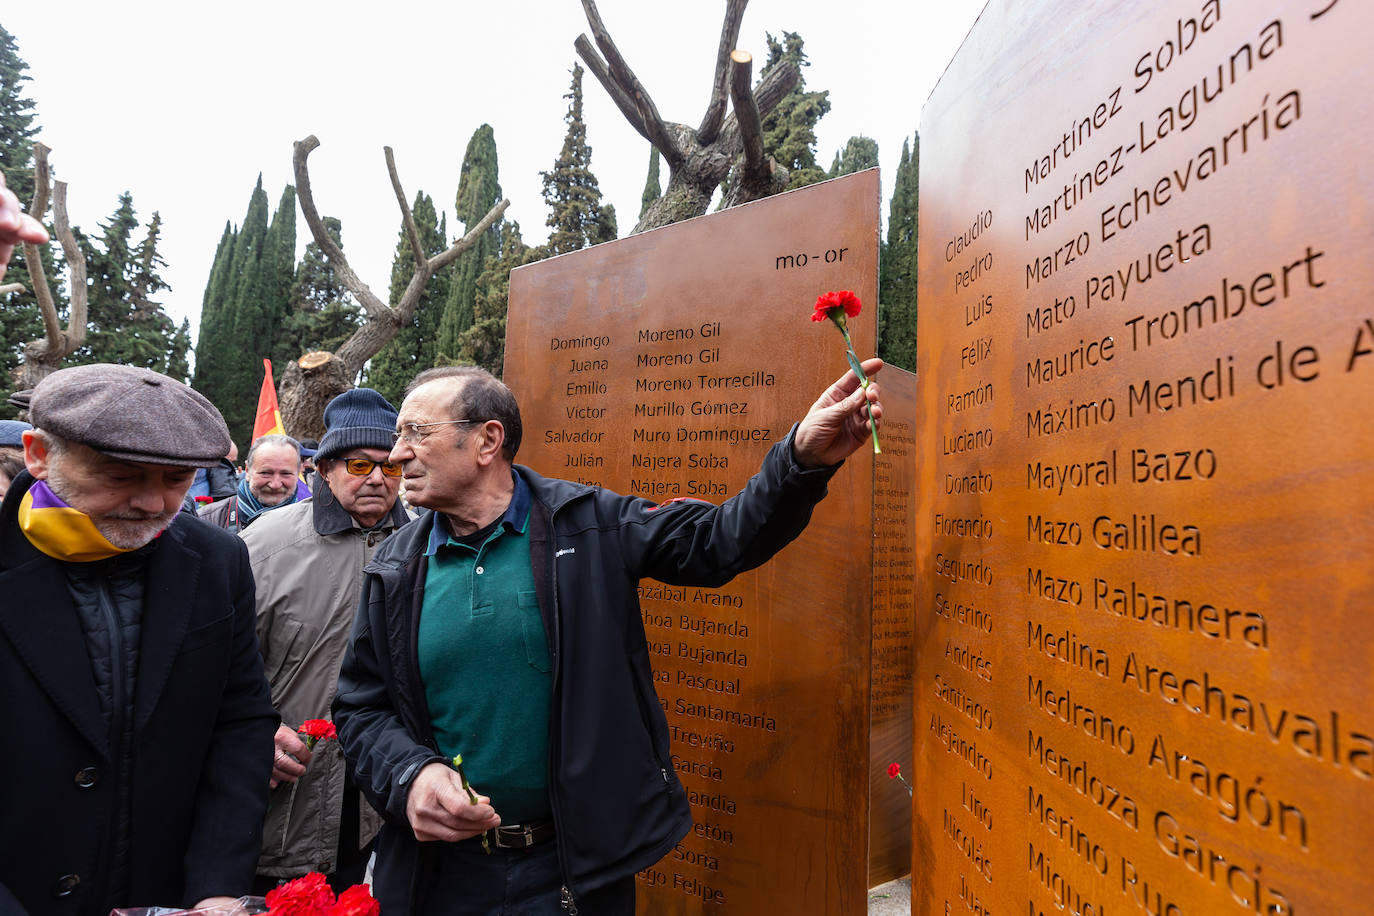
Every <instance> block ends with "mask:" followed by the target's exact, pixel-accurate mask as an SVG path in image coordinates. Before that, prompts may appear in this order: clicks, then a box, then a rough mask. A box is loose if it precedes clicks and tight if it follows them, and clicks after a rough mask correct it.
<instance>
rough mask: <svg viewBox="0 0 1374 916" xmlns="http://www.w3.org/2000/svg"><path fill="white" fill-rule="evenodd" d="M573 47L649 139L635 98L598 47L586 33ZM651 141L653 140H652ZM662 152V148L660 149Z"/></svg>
mask: <svg viewBox="0 0 1374 916" xmlns="http://www.w3.org/2000/svg"><path fill="white" fill-rule="evenodd" d="M573 47H574V48H576V49H577V56H578V57H580V58H582V62H583V63H584V64H586V65H587V69H588V70H590V71H591V73H592V76H594V77H596V79H597V82H599V83H600V84H601V87H602V88H603V89H605V90H606V94H607V95H609V96H610V97H611V101H612V102H615V106H616V107H617V108H619V109H620V113H621V114H623V115H624V116H625V120H626V121H629V122H630V126H631V127H633V128H634V129H635V131H637V132H638V133H639V135H640V136H641V137H643V138H644V139H645V140H649V132H648V131H647V130H645V129H644V120H643V119H642V118H640V116H639V111H638V109H636V108H635V103H634V100H633V99H631V98H630V97H629V96H628V95H626V94H625V93H624V91H623V90H622V89H621V88H620V86H618V85H617V84H616V82H615V80H614V79H613V78H612V77H611V72H610V71H609V70H607V69H606V62H605V61H604V60H602V59H601V55H600V54H598V53H596V48H594V47H592V43H591V41H590V40H588V38H587V36H586V35H578V36H577V39H576V40H575V41H574V42H573ZM650 142H653V141H652V140H650ZM659 152H660V153H662V152H663V151H662V150H659Z"/></svg>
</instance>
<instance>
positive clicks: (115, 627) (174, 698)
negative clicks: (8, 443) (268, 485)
mask: <svg viewBox="0 0 1374 916" xmlns="http://www.w3.org/2000/svg"><path fill="white" fill-rule="evenodd" d="M30 411H31V417H32V419H33V423H34V427H35V428H34V429H32V430H28V431H26V432H25V433H24V434H23V437H24V449H25V462H26V465H27V470H26V471H24V472H23V473H21V474H20V475H19V477H18V478H17V479H16V480H15V482H14V485H13V486H12V487H11V488H10V490H9V492H8V493H7V494H6V496H5V500H4V503H3V506H0V595H3V596H4V597H3V599H0V697H3V698H4V702H3V703H0V734H4V735H8V736H10V738H11V740H12V741H14V742H17V743H16V745H15V748H14V750H13V751H12V752H11V753H7V754H3V755H0V785H3V786H4V787H5V788H4V793H5V795H4V800H3V802H2V803H0V913H3V914H5V916H11V914H32V916H40V914H45V916H46V914H52V916H68V914H70V916H106V914H108V913H109V912H110V910H111V909H112V908H114V907H126V906H148V905H159V904H160V905H175V906H190V905H210V904H212V903H222V902H230V901H232V900H233V899H234V898H237V897H239V896H240V895H242V894H245V893H247V891H248V889H249V887H250V885H251V882H252V878H253V869H254V865H255V863H256V861H257V856H258V848H259V846H260V842H261V830H262V820H263V814H264V812H265V811H266V808H267V782H268V776H269V773H270V772H271V768H272V734H273V732H274V731H275V730H276V726H277V714H276V711H275V710H274V709H273V708H272V702H271V696H270V694H269V692H268V688H267V680H266V678H265V677H264V676H263V669H262V660H261V658H260V657H259V655H258V650H257V638H256V636H255V634H254V613H253V576H252V572H251V570H250V568H249V565H248V552H247V550H246V549H245V548H244V546H243V543H242V542H241V541H240V540H239V539H238V538H237V537H235V536H233V535H232V534H229V533H228V532H225V531H221V530H218V529H216V528H213V527H211V526H209V525H204V524H202V523H201V522H199V521H197V520H195V519H193V518H189V517H185V516H182V515H179V514H178V512H179V509H180V507H181V502H182V498H183V497H184V496H185V494H186V489H187V487H189V486H190V484H191V479H192V477H193V475H194V473H195V469H196V468H197V467H208V466H211V465H213V464H214V463H215V462H217V461H218V460H219V459H220V457H221V456H223V455H224V453H225V452H226V451H227V450H228V448H229V432H228V430H227V429H226V428H225V425H224V421H223V419H221V417H220V415H219V412H218V411H217V410H215V408H214V406H213V405H211V404H210V402H209V401H207V400H205V398H203V397H202V396H201V395H199V394H197V393H196V392H194V391H192V390H191V389H190V388H187V387H186V386H185V385H182V384H181V383H179V382H176V381H173V380H172V379H170V378H168V377H166V376H163V375H159V374H158V373H156V372H152V371H149V370H147V369H137V368H134V367H131V366H111V365H91V366H79V367H76V368H71V369H63V370H61V371H59V372H56V373H54V374H52V375H50V376H48V377H47V378H46V379H44V380H43V381H42V382H40V383H39V384H38V386H37V388H36V389H35V390H34V393H33V397H32V401H31V403H30Z"/></svg>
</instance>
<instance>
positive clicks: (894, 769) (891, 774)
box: [887, 763, 902, 779]
mask: <svg viewBox="0 0 1374 916" xmlns="http://www.w3.org/2000/svg"><path fill="white" fill-rule="evenodd" d="M901 775H902V765H901V764H900V763H889V764H888V765H887V778H888V779H896V778H897V777H898V776H901Z"/></svg>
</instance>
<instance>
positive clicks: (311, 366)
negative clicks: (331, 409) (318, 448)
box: [277, 350, 353, 439]
mask: <svg viewBox="0 0 1374 916" xmlns="http://www.w3.org/2000/svg"><path fill="white" fill-rule="evenodd" d="M345 372H346V370H345V369H344V364H343V360H341V359H339V358H338V357H336V356H335V355H334V354H333V353H328V352H326V351H324V350H312V351H310V352H309V353H306V354H305V355H303V356H302V357H301V358H300V359H294V360H292V361H291V363H290V364H289V365H288V366H287V367H286V373H285V374H284V375H283V376H282V380H281V384H280V385H279V386H278V388H279V390H278V392H277V400H278V401H279V403H280V404H281V422H282V426H283V427H285V428H286V431H287V432H288V433H290V434H291V435H292V436H295V437H296V438H297V439H321V438H323V437H324V409H325V407H326V406H328V404H329V402H330V401H331V400H333V399H334V397H335V396H337V395H339V394H341V393H342V392H344V391H347V390H348V389H349V388H351V387H353V378H352V377H350V376H348V375H346V374H345Z"/></svg>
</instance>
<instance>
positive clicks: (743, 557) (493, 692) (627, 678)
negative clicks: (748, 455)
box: [334, 360, 882, 916]
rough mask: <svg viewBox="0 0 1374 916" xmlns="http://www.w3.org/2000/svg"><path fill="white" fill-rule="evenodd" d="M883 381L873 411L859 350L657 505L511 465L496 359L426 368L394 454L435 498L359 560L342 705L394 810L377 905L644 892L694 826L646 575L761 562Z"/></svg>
mask: <svg viewBox="0 0 1374 916" xmlns="http://www.w3.org/2000/svg"><path fill="white" fill-rule="evenodd" d="M881 366H882V363H881V361H879V360H871V361H869V362H868V363H867V364H866V365H865V367H864V368H865V370H866V371H868V372H869V374H870V375H872V374H873V373H874V372H876V371H877V370H878V369H879V368H881ZM870 401H871V402H872V410H873V416H874V417H881V413H882V408H881V406H880V405H879V404H878V393H877V388H876V386H870V387H869V388H868V389H867V390H864V389H860V388H859V385H858V380H857V379H856V378H855V377H854V374H853V373H852V372H851V373H847V374H846V375H845V377H844V378H842V379H840V380H839V381H838V382H836V383H835V384H834V385H832V386H831V387H830V388H829V389H828V390H827V391H826V392H825V393H824V394H823V395H822V396H821V397H820V399H819V400H817V401H816V403H815V404H814V405H813V406H812V408H811V410H810V411H809V412H808V413H807V415H806V417H805V418H804V419H803V420H802V421H801V423H800V424H799V425H798V426H797V427H795V428H794V429H793V430H792V432H791V433H790V434H789V435H788V436H787V437H786V438H785V439H784V440H783V441H782V442H780V443H778V444H777V445H776V446H774V448H773V449H772V450H771V451H770V452H769V453H768V455H767V456H766V458H765V460H764V463H763V467H762V469H761V470H760V471H759V473H758V474H757V475H755V477H754V478H753V479H752V480H751V481H750V482H749V484H748V486H747V487H745V489H744V490H743V491H741V492H740V493H739V494H737V495H736V496H735V497H733V498H732V499H730V500H729V501H727V502H726V503H725V504H723V505H721V506H714V505H711V504H709V503H705V502H702V501H698V500H673V501H670V502H669V503H665V504H663V505H661V506H655V505H654V504H653V503H651V502H649V501H647V500H644V499H639V498H637V497H628V496H620V495H618V494H615V493H612V492H610V491H607V490H603V489H599V488H593V487H587V486H583V485H580V484H575V483H571V482H568V481H561V480H550V479H546V478H543V477H541V476H539V475H538V474H536V473H534V472H533V471H531V470H530V469H528V468H526V467H523V466H519V465H515V464H514V463H513V462H514V458H515V453H516V450H517V449H518V448H519V445H520V437H521V423H520V412H519V408H518V406H517V405H516V402H515V398H514V396H513V395H512V394H511V393H510V391H509V389H507V388H506V387H505V385H503V384H501V383H500V382H499V381H497V380H496V379H494V378H492V377H491V376H490V375H488V374H487V373H485V372H483V371H481V370H479V369H473V368H470V367H444V368H440V369H432V370H429V371H428V372H424V373H421V374H420V375H419V376H418V377H416V379H415V381H413V382H412V383H411V385H410V387H409V388H408V389H407V391H406V397H405V401H404V403H403V404H402V406H401V410H400V414H399V417H398V421H397V423H398V428H397V433H398V436H397V442H396V447H395V448H394V449H393V450H392V452H391V455H390V460H391V461H393V462H400V463H402V464H403V466H404V477H405V492H406V498H407V499H408V500H409V501H410V502H411V503H412V504H413V505H416V506H421V507H424V508H426V509H429V510H432V511H429V512H426V513H423V514H422V515H421V516H420V518H419V519H418V520H417V521H416V522H414V523H412V524H411V525H409V526H407V527H406V528H403V529H402V530H401V531H399V532H398V533H397V534H395V535H394V536H393V537H392V538H391V539H390V540H389V541H387V543H386V544H385V545H384V546H383V547H382V548H381V549H380V550H379V551H378V553H377V554H376V555H375V556H374V558H373V560H372V562H371V563H369V564H368V566H367V567H365V568H364V571H363V572H364V582H363V588H362V595H361V599H360V606H359V611H358V618H357V621H356V622H355V625H354V630H353V635H352V637H351V642H350V646H349V649H348V652H347V654H346V655H345V658H344V664H343V671H342V674H341V675H340V679H339V693H338V697H337V699H336V701H335V704H334V715H335V721H336V723H337V725H338V728H339V735H340V740H341V741H342V742H343V748H344V753H345V755H346V756H347V758H348V760H349V762H350V764H351V765H352V767H353V769H354V772H355V775H356V780H357V782H358V784H359V786H360V787H361V788H362V789H363V791H364V792H365V793H366V794H367V795H368V796H369V798H370V799H371V800H372V803H373V805H374V807H376V808H377V809H378V810H379V811H382V812H384V815H385V817H386V824H385V826H384V827H383V830H382V835H381V839H380V841H379V847H378V852H377V864H376V870H375V873H374V879H375V885H374V892H375V893H376V894H377V896H378V899H379V900H380V901H381V902H382V911H383V912H384V913H391V912H395V913H408V914H417V916H419V914H428V913H436V914H437V913H444V914H488V913H498V912H507V911H510V912H515V911H518V912H522V913H539V914H546V913H547V914H556V913H563V912H575V913H580V914H582V916H600V914H615V916H621V914H632V913H633V912H634V874H635V872H637V871H639V870H640V869H643V868H645V867H647V866H649V865H652V864H653V863H654V862H656V861H658V860H659V859H660V858H662V857H663V856H664V855H665V854H667V853H668V852H669V851H670V850H671V849H672V847H673V844H675V843H676V842H677V841H678V840H680V839H681V838H682V837H683V836H684V835H685V834H686V833H687V831H688V830H689V829H690V828H691V814H690V811H689V808H688V804H687V798H686V793H685V792H684V791H683V788H682V785H681V784H680V783H679V782H678V780H677V777H676V774H675V773H674V772H673V769H672V767H671V765H670V757H669V742H668V727H667V721H666V719H665V717H664V714H663V711H662V708H661V707H660V705H659V702H658V698H657V696H656V694H655V692H654V688H653V681H652V672H651V669H650V665H649V653H648V647H647V643H646V640H645V635H644V628H643V623H642V618H641V616H640V611H639V600H638V593H637V585H638V582H639V580H640V579H641V578H643V577H652V578H655V579H660V580H662V581H665V582H669V583H673V584H679V585H687V584H692V585H701V586H717V585H721V584H724V583H725V582H727V581H729V580H730V579H731V578H732V577H733V576H734V575H736V574H737V573H739V572H742V571H744V570H747V569H751V568H753V567H756V566H758V565H759V564H761V563H763V562H765V561H766V560H767V559H768V558H769V557H771V556H772V555H773V554H774V553H776V552H777V551H778V550H780V549H781V548H782V547H783V546H784V545H786V544H787V543H788V542H789V541H791V540H792V539H793V538H795V537H796V536H797V535H798V534H799V533H800V532H801V531H802V529H803V528H804V527H805V526H806V523H807V521H808V520H809V519H810V516H811V510H812V507H813V506H814V505H815V504H816V503H817V502H818V501H820V499H821V498H822V497H823V496H824V495H825V489H826V482H827V481H828V480H829V479H830V477H831V476H832V475H833V474H834V473H835V470H836V467H837V465H838V464H839V462H841V461H842V460H843V459H844V458H846V457H847V456H848V455H850V454H851V453H852V452H853V451H854V450H855V449H856V448H858V447H859V446H860V445H861V444H863V443H864V442H865V441H866V440H867V438H868V435H869V428H868V414H867V412H866V410H865V403H866V402H870ZM456 755H462V758H463V763H464V767H463V769H464V770H465V773H462V774H460V772H459V771H458V770H457V769H455V768H454V767H453V766H450V761H451V760H452V758H453V757H455V756H456ZM464 776H466V777H467V778H468V779H469V780H470V784H471V786H472V787H473V790H472V791H471V792H470V791H469V790H468V789H467V788H466V787H465V786H464V783H463V777H464ZM478 793H480V794H478ZM560 907H561V909H560ZM507 908H509V909H507Z"/></svg>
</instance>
